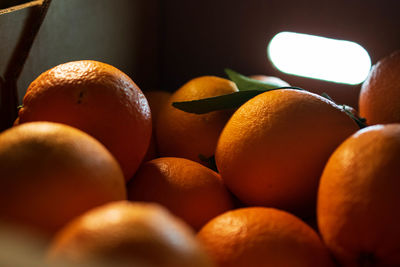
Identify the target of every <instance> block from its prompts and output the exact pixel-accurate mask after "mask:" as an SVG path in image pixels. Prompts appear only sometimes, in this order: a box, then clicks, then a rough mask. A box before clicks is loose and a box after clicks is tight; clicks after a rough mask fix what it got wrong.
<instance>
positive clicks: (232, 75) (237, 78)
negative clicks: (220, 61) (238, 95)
mask: <svg viewBox="0 0 400 267" xmlns="http://www.w3.org/2000/svg"><path fill="white" fill-rule="evenodd" d="M225 73H226V74H227V75H228V77H229V79H231V80H232V81H233V82H234V83H235V84H236V86H237V88H238V89H239V91H248V90H260V89H275V88H278V87H281V85H279V84H276V83H273V82H263V81H259V80H255V79H251V78H249V77H247V76H244V75H242V74H240V73H238V72H236V71H234V70H231V69H225Z"/></svg>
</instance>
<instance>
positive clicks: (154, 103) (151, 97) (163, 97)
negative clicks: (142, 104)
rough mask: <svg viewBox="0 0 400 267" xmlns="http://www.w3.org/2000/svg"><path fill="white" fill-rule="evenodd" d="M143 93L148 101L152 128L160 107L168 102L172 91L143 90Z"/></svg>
mask: <svg viewBox="0 0 400 267" xmlns="http://www.w3.org/2000/svg"><path fill="white" fill-rule="evenodd" d="M143 93H144V95H145V96H146V99H147V101H148V103H149V106H150V110H151V118H152V122H153V128H155V126H156V122H157V119H158V115H159V114H160V111H161V109H162V107H163V106H164V105H165V104H166V103H167V102H168V100H169V98H170V97H171V95H172V93H171V92H167V91H161V90H154V91H143Z"/></svg>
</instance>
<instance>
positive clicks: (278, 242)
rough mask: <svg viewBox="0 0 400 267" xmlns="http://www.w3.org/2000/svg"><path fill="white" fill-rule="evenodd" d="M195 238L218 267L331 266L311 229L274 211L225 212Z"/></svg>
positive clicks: (317, 237)
mask: <svg viewBox="0 0 400 267" xmlns="http://www.w3.org/2000/svg"><path fill="white" fill-rule="evenodd" d="M197 238H198V239H199V241H200V242H201V243H202V244H203V245H204V247H205V249H206V251H207V252H208V253H209V255H210V256H211V257H212V258H213V259H214V260H215V261H216V263H217V264H218V266H219V267H225V266H229V267H249V266H254V267H256V266H257V267H258V266H260V267H261V266H274V267H280V266H285V267H291V266H296V267H300V266H304V267H305V266H307V267H312V266H321V267H322V266H323V267H328V266H333V265H332V261H331V259H330V257H329V253H328V250H327V249H326V247H325V246H324V244H323V243H322V241H321V240H320V238H319V236H318V235H317V233H316V232H315V231H314V230H313V229H311V228H310V227H309V226H308V225H307V224H305V223H304V222H302V221H301V220H300V219H298V218H297V217H295V216H294V215H291V214H290V213H287V212H284V211H280V210H277V209H273V208H262V207H251V208H242V209H237V210H234V211H229V212H226V213H224V214H222V215H220V216H218V217H216V218H214V219H213V220H211V221H210V222H208V223H207V224H206V225H205V226H204V227H203V228H202V229H201V230H200V232H199V233H198V234H197Z"/></svg>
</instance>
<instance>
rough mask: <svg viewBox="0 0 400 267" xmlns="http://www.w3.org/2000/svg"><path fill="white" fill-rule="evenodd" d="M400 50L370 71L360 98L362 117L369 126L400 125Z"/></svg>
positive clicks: (380, 61) (379, 62) (382, 60)
mask: <svg viewBox="0 0 400 267" xmlns="http://www.w3.org/2000/svg"><path fill="white" fill-rule="evenodd" d="M399 99H400V50H398V51H396V52H394V53H392V54H391V55H389V56H387V57H385V58H383V59H381V60H379V61H378V62H377V63H376V64H375V65H374V66H373V67H372V69H371V70H370V73H369V75H368V77H367V79H366V80H365V81H364V83H363V84H362V87H361V91H360V96H359V104H358V105H359V110H360V115H361V117H363V118H366V119H367V123H368V124H369V125H373V124H382V123H394V122H399V123H400V101H399Z"/></svg>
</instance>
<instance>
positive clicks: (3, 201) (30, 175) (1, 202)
mask: <svg viewBox="0 0 400 267" xmlns="http://www.w3.org/2000/svg"><path fill="white" fill-rule="evenodd" d="M0 173H1V175H0V218H1V219H2V220H5V221H9V222H10V223H11V222H14V223H17V224H22V225H24V226H28V227H32V228H34V229H37V230H39V231H43V232H44V233H47V234H52V233H53V232H54V231H56V230H58V229H59V228H60V227H61V226H63V225H64V224H65V223H66V222H67V221H69V220H71V219H72V218H73V217H75V216H78V215H80V214H81V213H83V212H85V211H86V210H88V209H90V208H93V207H96V206H98V205H101V204H104V203H107V202H109V201H115V200H123V199H126V189H125V184H124V177H123V174H122V171H121V169H120V167H119V165H118V163H117V161H116V160H115V159H114V157H113V156H112V155H111V154H110V152H109V151H108V150H107V149H106V148H105V147H104V146H103V145H102V144H101V143H99V142H98V141H97V140H95V139H94V138H93V137H91V136H89V135H88V134H86V133H84V132H82V131H80V130H78V129H75V128H72V127H70V126H67V125H63V124H59V123H50V122H32V123H26V124H23V125H20V126H16V127H13V128H11V129H9V130H6V131H4V132H2V133H1V134H0Z"/></svg>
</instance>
